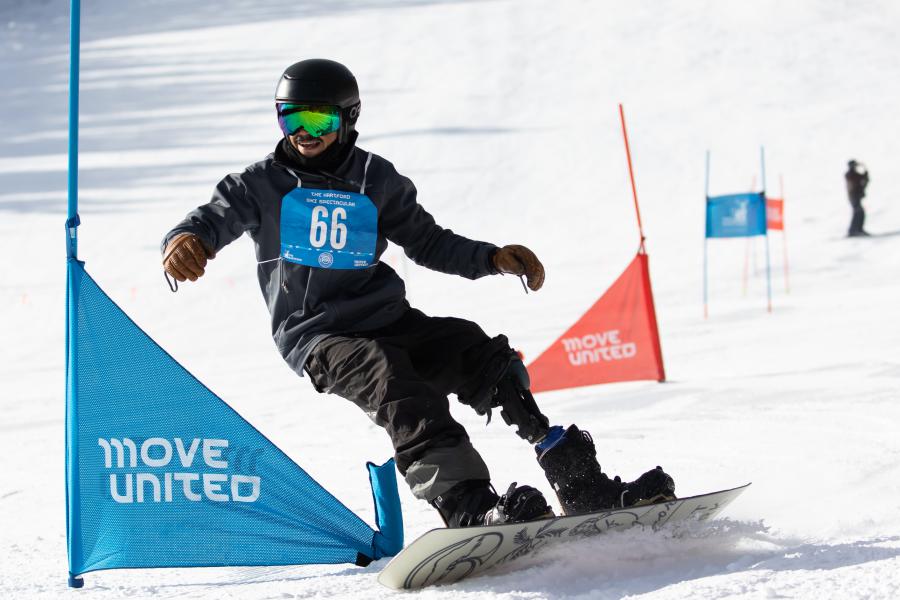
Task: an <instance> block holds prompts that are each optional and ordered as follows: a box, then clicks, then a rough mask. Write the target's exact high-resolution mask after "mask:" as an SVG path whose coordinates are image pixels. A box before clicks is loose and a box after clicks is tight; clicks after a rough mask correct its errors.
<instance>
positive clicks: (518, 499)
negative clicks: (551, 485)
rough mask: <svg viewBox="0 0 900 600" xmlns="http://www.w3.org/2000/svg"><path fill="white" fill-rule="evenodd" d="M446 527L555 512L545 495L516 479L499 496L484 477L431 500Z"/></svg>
mask: <svg viewBox="0 0 900 600" xmlns="http://www.w3.org/2000/svg"><path fill="white" fill-rule="evenodd" d="M431 504H432V506H434V507H435V508H436V509H437V511H438V513H440V515H441V518H442V519H443V520H444V524H445V525H447V527H472V526H474V525H499V524H502V523H521V522H523V521H532V520H534V519H540V518H543V517H551V516H553V511H552V510H551V509H550V507H549V506H547V501H546V500H545V499H544V495H543V494H541V492H539V491H538V490H536V489H534V488H533V487H530V486H527V485H522V486H516V484H515V483H513V484H512V485H511V486H509V489H508V490H507V491H506V493H505V494H503V495H502V496H498V495H497V493H496V492H495V491H494V488H493V487H491V484H490V482H489V481H487V480H485V479H472V480H469V481H463V482H461V483H458V484H456V485H455V486H453V487H452V488H450V489H449V490H448V491H447V492H445V493H443V494H441V495H440V496H438V497H437V498H435V499H434V500H433V501H432V502H431Z"/></svg>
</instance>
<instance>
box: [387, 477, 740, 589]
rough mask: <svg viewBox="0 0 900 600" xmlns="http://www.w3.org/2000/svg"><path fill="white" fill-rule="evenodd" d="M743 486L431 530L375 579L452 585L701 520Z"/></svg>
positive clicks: (397, 584)
mask: <svg viewBox="0 0 900 600" xmlns="http://www.w3.org/2000/svg"><path fill="white" fill-rule="evenodd" d="M749 486H750V484H749V483H748V484H746V485H743V486H741V487H736V488H733V489H730V490H723V491H720V492H713V493H711V494H702V495H699V496H691V497H689V498H679V499H677V500H672V501H671V502H660V503H658V504H647V505H644V506H633V507H629V508H622V509H618V510H610V511H603V512H597V513H588V514H585V515H577V516H572V517H553V518H550V519H539V520H537V521H530V522H528V523H511V524H507V525H487V526H481V527H465V528H460V529H447V528H442V529H432V530H431V531H428V532H426V533H424V534H422V535H421V536H420V537H419V538H418V539H416V540H414V541H413V542H412V543H411V544H410V545H408V546H407V547H406V548H404V549H403V550H402V551H401V552H400V554H398V555H397V556H395V557H394V558H393V559H392V560H391V562H389V563H388V565H387V566H386V567H385V568H384V570H383V571H382V572H381V574H379V576H378V582H379V583H381V584H382V585H385V586H387V587H389V588H393V589H397V590H404V589H405V590H415V589H419V588H423V587H427V586H431V585H442V584H448V583H455V582H457V581H460V580H461V579H466V578H467V577H475V576H478V575H480V574H482V573H484V572H485V571H488V570H489V569H491V568H493V567H495V566H497V565H508V564H510V563H512V562H514V561H515V560H517V559H519V558H521V557H523V556H526V555H529V554H531V553H533V552H536V551H538V550H540V549H542V548H545V547H547V546H550V545H555V544H558V543H561V542H566V541H570V540H578V539H583V538H588V537H593V536H595V535H600V534H602V533H604V532H606V531H611V530H618V529H627V528H629V527H634V526H635V525H641V526H645V527H652V528H653V529H654V530H655V529H658V528H660V527H662V526H663V525H666V524H667V523H675V522H678V521H683V520H686V519H697V520H700V521H703V520H706V519H709V518H711V517H713V516H715V515H716V514H717V513H719V511H721V510H722V509H723V508H725V507H726V506H728V504H729V503H731V501H732V500H734V499H735V498H737V497H738V496H739V495H740V494H741V493H742V492H743V491H744V490H746V489H747V488H748V487H749Z"/></svg>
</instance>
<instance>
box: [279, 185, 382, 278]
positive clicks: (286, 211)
mask: <svg viewBox="0 0 900 600" xmlns="http://www.w3.org/2000/svg"><path fill="white" fill-rule="evenodd" d="M377 239H378V209H377V208H375V205H374V204H373V203H372V201H371V200H370V199H369V197H368V196H366V195H364V194H358V193H356V192H343V191H339V190H317V189H312V188H296V189H294V190H291V191H290V192H289V193H287V194H286V195H285V196H284V198H282V199H281V258H283V259H284V260H286V261H289V262H292V263H297V264H301V265H307V266H310V267H319V268H322V269H366V268H368V267H371V266H372V265H373V264H374V262H375V243H376V241H377Z"/></svg>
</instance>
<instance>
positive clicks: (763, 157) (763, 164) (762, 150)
mask: <svg viewBox="0 0 900 600" xmlns="http://www.w3.org/2000/svg"><path fill="white" fill-rule="evenodd" d="M759 164H760V167H761V169H762V196H763V214H764V215H765V218H766V294H767V298H768V304H767V310H768V311H769V312H772V266H771V263H770V261H769V214H768V213H769V202H768V200H766V149H765V148H764V147H763V146H760V147H759Z"/></svg>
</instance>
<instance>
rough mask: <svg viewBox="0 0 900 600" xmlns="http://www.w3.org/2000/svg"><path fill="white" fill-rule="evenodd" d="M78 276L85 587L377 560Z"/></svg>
mask: <svg viewBox="0 0 900 600" xmlns="http://www.w3.org/2000/svg"><path fill="white" fill-rule="evenodd" d="M68 264H69V290H68V302H69V309H70V310H69V314H70V330H69V338H68V345H69V352H70V356H69V366H68V369H69V377H68V389H67V427H68V429H67V432H68V433H67V437H68V443H67V469H68V470H69V477H68V495H69V506H68V509H69V511H68V515H69V520H70V529H69V557H70V558H69V560H70V571H72V573H74V574H79V573H85V572H87V571H92V570H96V569H112V568H123V567H163V566H168V567H175V566H214V565H215V566H224V565H275V564H310V563H342V562H349V563H353V562H355V561H356V558H357V553H362V554H364V555H368V556H372V555H373V548H372V543H373V536H374V532H373V530H372V529H371V528H370V527H369V526H368V525H367V524H366V523H365V522H363V521H362V520H361V519H360V518H359V517H357V516H356V515H355V514H354V513H352V512H351V511H350V510H349V509H347V508H346V507H345V506H344V505H342V504H341V503H340V502H339V501H338V500H337V499H335V498H334V497H333V496H332V495H331V494H329V493H328V492H327V491H326V490H325V489H323V488H322V487H321V486H320V485H319V484H318V483H316V482H315V481H314V480H313V479H312V478H311V477H310V476H309V475H308V474H307V473H306V472H304V471H303V469H301V468H300V467H299V466H298V465H297V464H296V463H295V462H293V461H292V460H291V459H290V458H288V457H287V456H286V455H285V454H284V453H283V452H282V451H281V450H279V449H278V448H277V447H276V446H275V445H274V444H272V442H270V441H269V440H268V439H267V438H266V437H265V436H263V435H262V434H261V433H260V432H259V431H257V430H256V429H255V428H254V427H253V426H252V425H250V424H249V423H248V422H247V421H245V420H244V419H243V418H241V417H240V416H239V415H238V414H237V413H236V412H235V411H234V410H233V409H232V408H231V407H229V406H228V405H227V404H226V403H225V402H224V401H222V400H221V399H220V398H219V397H218V396H216V395H215V394H213V393H212V392H211V391H210V390H209V389H207V388H206V387H205V386H204V385H203V384H201V383H200V382H199V381H198V380H197V379H196V378H194V377H193V376H192V375H191V374H190V373H189V372H188V371H187V370H185V369H184V368H183V367H182V366H181V365H180V364H178V362H176V361H175V360H174V359H173V358H172V357H171V356H169V355H168V354H167V353H166V352H165V351H164V350H163V349H162V348H160V347H159V346H158V345H157V344H156V343H155V342H154V341H153V340H151V339H150V338H149V337H148V336H147V334H145V333H144V332H143V331H142V330H141V329H140V328H139V327H138V326H137V325H136V324H135V323H134V322H133V321H132V320H131V319H130V318H129V317H128V316H127V315H126V314H125V313H124V312H123V311H122V310H121V309H120V308H119V307H118V306H116V304H115V303H114V302H113V301H112V300H111V299H110V298H109V297H108V296H107V295H106V294H105V293H104V292H103V291H102V290H101V289H100V288H99V287H98V286H97V284H96V283H95V282H94V281H93V279H91V277H90V276H89V275H88V274H87V272H86V271H85V270H84V265H83V263H80V262H78V261H75V260H69V263H68Z"/></svg>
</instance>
